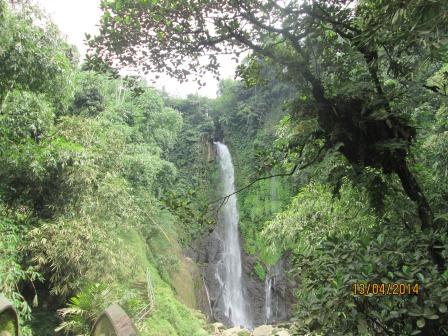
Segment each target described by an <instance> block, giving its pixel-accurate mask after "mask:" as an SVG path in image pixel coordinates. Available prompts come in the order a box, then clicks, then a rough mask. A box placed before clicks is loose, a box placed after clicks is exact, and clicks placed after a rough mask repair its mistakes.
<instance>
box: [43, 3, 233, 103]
mask: <svg viewBox="0 0 448 336" xmlns="http://www.w3.org/2000/svg"><path fill="white" fill-rule="evenodd" d="M36 2H37V3H38V4H39V5H40V6H41V7H42V8H43V9H44V10H45V11H46V12H47V13H48V14H49V15H50V16H51V18H52V20H53V21H54V22H55V23H56V24H57V25H58V27H59V29H60V30H61V32H62V33H63V34H64V35H66V37H67V39H68V41H69V42H70V43H72V44H74V45H75V46H76V47H77V48H78V50H79V52H80V54H81V55H84V54H85V52H86V50H87V47H86V45H85V43H84V34H85V33H89V34H96V33H97V32H98V29H97V28H96V24H97V23H98V21H99V19H100V16H101V10H100V9H99V3H100V1H99V0H36ZM218 59H219V60H220V64H221V76H222V78H233V76H234V72H235V67H236V64H235V62H234V61H232V60H231V56H220V57H218ZM146 78H147V79H148V80H149V81H154V84H153V85H154V86H156V87H157V88H159V89H162V88H165V90H166V91H167V92H168V93H170V94H172V95H176V96H181V97H186V96H187V95H188V94H191V93H193V94H194V93H199V94H201V95H205V96H208V97H215V96H216V92H217V89H218V81H217V80H216V79H214V78H213V76H212V75H207V76H206V83H207V84H206V86H205V87H202V88H199V86H198V85H197V84H196V82H195V81H191V82H187V83H182V84H181V83H179V82H178V81H177V80H175V79H172V78H170V77H169V76H166V75H164V74H159V78H157V79H156V78H155V75H148V76H147V77H146Z"/></svg>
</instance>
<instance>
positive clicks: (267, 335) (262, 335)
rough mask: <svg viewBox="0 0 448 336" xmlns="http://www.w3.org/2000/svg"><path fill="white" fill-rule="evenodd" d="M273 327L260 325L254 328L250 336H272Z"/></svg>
mask: <svg viewBox="0 0 448 336" xmlns="http://www.w3.org/2000/svg"><path fill="white" fill-rule="evenodd" d="M273 331H274V327H273V326H271V325H261V326H259V327H256V328H255V329H254V331H253V332H252V336H272V332H273Z"/></svg>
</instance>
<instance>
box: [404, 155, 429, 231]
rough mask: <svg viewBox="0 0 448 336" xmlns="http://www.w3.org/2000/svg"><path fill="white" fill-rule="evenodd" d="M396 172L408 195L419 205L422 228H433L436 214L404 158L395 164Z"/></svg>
mask: <svg viewBox="0 0 448 336" xmlns="http://www.w3.org/2000/svg"><path fill="white" fill-rule="evenodd" d="M395 172H396V173H397V175H398V177H399V178H400V181H401V185H402V186H403V189H404V191H405V192H406V195H408V197H409V198H410V199H411V200H413V201H414V202H415V203H416V205H417V212H418V216H419V218H420V221H421V225H422V229H429V228H432V227H433V226H434V215H433V213H432V210H431V207H430V206H429V203H428V200H427V199H426V196H425V194H424V193H423V191H422V189H421V188H420V185H419V184H418V182H417V180H416V178H415V176H414V175H413V174H412V173H411V172H410V171H409V167H408V165H407V163H406V162H405V161H404V159H403V160H401V162H399V163H398V164H397V165H396V166H395Z"/></svg>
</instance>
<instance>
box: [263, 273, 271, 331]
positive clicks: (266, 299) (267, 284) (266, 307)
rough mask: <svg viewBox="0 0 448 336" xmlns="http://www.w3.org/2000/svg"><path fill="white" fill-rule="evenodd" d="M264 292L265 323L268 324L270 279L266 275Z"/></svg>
mask: <svg viewBox="0 0 448 336" xmlns="http://www.w3.org/2000/svg"><path fill="white" fill-rule="evenodd" d="M264 292H265V298H264V299H265V300H264V307H265V312H266V314H265V323H266V324H268V323H269V322H270V321H271V319H272V277H271V275H270V274H266V278H265V280H264Z"/></svg>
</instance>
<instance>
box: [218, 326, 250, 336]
mask: <svg viewBox="0 0 448 336" xmlns="http://www.w3.org/2000/svg"><path fill="white" fill-rule="evenodd" d="M221 335H222V336H250V331H249V330H247V329H245V328H241V327H240V326H237V327H233V328H230V329H227V330H224V331H223V332H222V333H221Z"/></svg>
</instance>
